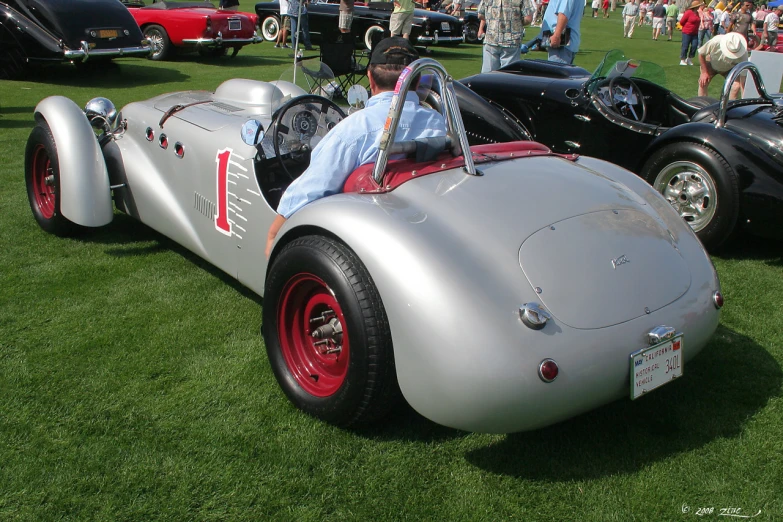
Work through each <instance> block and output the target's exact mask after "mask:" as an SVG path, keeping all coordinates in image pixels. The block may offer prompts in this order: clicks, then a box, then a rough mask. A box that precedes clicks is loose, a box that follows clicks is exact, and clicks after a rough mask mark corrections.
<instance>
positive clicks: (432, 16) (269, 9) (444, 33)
mask: <svg viewBox="0 0 783 522" xmlns="http://www.w3.org/2000/svg"><path fill="white" fill-rule="evenodd" d="M339 7H340V3H339V0H327V1H317V2H313V3H311V4H309V5H308V7H307V12H308V14H309V21H310V34H311V35H313V36H314V40H316V41H317V39H318V38H320V37H322V36H323V35H327V34H329V33H334V32H336V30H337V18H338V16H339V13H338V9H339ZM392 9H393V4H392V2H369V3H366V4H365V3H363V2H355V3H354V12H353V24H352V26H351V31H352V33H353V34H354V36H355V38H356V41H357V43H358V44H360V45H363V46H365V47H367V48H368V49H369V48H370V47H372V35H373V33H376V32H383V31H388V30H389V18H391V13H392ZM279 13H280V4H279V3H278V2H261V3H258V4H256V14H257V15H258V19H259V21H260V25H261V34H262V36H263V37H264V38H265V39H266V40H267V41H270V42H271V41H274V40H275V39H277V33H278V31H279V30H280V14H279ZM410 39H411V42H412V43H413V44H414V45H416V46H421V47H429V46H432V45H459V44H460V43H462V41H463V35H462V22H460V21H459V20H457V19H456V18H454V17H453V16H449V15H447V14H443V13H438V12H437V11H427V10H424V9H416V10H415V11H414V13H413V28H412V29H411V36H410Z"/></svg>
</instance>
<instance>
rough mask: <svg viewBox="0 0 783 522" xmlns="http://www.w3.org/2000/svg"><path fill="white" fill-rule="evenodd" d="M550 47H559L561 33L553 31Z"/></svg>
mask: <svg viewBox="0 0 783 522" xmlns="http://www.w3.org/2000/svg"><path fill="white" fill-rule="evenodd" d="M549 47H551V48H553V49H557V48H558V47H560V34H559V33H552V36H550V37H549Z"/></svg>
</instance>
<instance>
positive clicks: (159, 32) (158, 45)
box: [144, 24, 173, 61]
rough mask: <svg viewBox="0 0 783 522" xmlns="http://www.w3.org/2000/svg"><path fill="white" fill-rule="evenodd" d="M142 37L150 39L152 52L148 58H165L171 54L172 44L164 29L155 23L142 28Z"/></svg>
mask: <svg viewBox="0 0 783 522" xmlns="http://www.w3.org/2000/svg"><path fill="white" fill-rule="evenodd" d="M144 37H145V38H146V39H147V40H149V41H150V44H151V45H152V52H151V53H150V55H149V57H148V58H149V59H150V60H155V61H158V60H165V59H166V58H168V57H169V56H170V55H171V52H172V49H173V46H172V45H171V40H170V39H169V34H168V33H167V32H166V30H165V29H164V28H163V27H161V26H159V25H156V24H152V25H148V26H146V27H145V28H144Z"/></svg>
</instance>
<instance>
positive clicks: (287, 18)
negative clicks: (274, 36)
mask: <svg viewBox="0 0 783 522" xmlns="http://www.w3.org/2000/svg"><path fill="white" fill-rule="evenodd" d="M282 23H283V29H285V30H287V31H290V30H291V15H283V22H282Z"/></svg>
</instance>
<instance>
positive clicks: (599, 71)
mask: <svg viewBox="0 0 783 522" xmlns="http://www.w3.org/2000/svg"><path fill="white" fill-rule="evenodd" d="M615 76H625V77H627V78H634V79H637V78H641V79H643V80H647V81H650V82H652V83H655V84H658V85H660V86H661V87H665V86H666V72H665V71H664V70H663V67H661V66H660V65H658V64H656V63H653V62H646V61H643V60H634V59H632V58H628V57H627V56H625V53H623V52H622V51H621V50H619V49H614V50H612V51H609V52H608V53H606V56H604V59H603V60H601V63H599V64H598V67H597V68H596V70H595V72H594V73H593V76H592V77H591V78H590V81H589V84H590V87H589V90H590V92H592V91H593V90H595V87H596V85H599V82H597V81H596V80H600V79H604V78H613V77H615Z"/></svg>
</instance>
